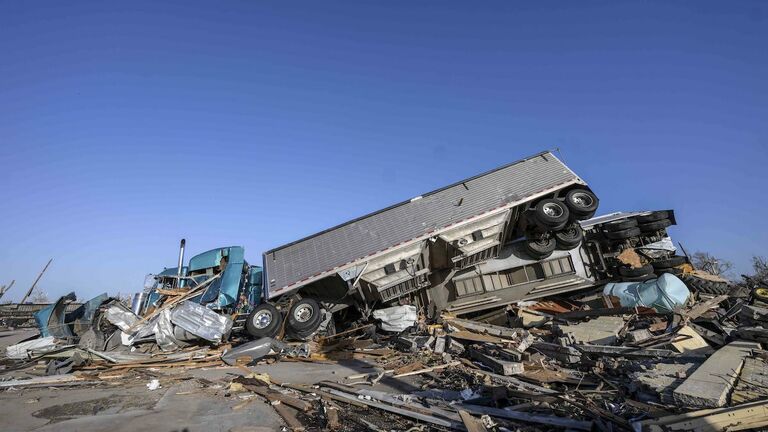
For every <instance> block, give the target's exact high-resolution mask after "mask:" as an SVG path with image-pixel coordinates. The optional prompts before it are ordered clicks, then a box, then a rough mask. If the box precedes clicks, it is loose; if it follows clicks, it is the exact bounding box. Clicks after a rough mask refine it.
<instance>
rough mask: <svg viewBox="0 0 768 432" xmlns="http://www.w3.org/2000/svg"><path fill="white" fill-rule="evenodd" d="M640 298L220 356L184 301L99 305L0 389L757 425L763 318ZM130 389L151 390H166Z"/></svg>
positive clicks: (350, 421)
mask: <svg viewBox="0 0 768 432" xmlns="http://www.w3.org/2000/svg"><path fill="white" fill-rule="evenodd" d="M668 275H669V276H668V278H675V279H677V278H676V277H675V276H673V275H671V274H668ZM677 280H678V281H679V280H680V279H677ZM646 283H647V282H646ZM653 283H655V284H656V286H657V287H660V288H659V291H658V292H656V294H658V295H654V296H644V297H643V296H642V295H641V296H640V297H643V298H644V299H646V300H645V303H644V304H642V305H641V304H637V305H633V306H628V305H627V302H626V301H625V300H622V298H620V297H614V296H612V295H610V294H606V293H609V292H614V291H609V290H608V289H605V290H598V291H596V292H592V293H581V294H579V295H577V296H571V297H570V298H564V297H551V298H546V299H542V300H540V301H528V302H520V303H518V304H513V305H510V306H508V307H506V308H504V309H501V310H497V311H495V312H494V313H493V314H488V313H485V314H484V315H483V317H482V319H473V318H472V317H467V316H463V317H460V316H456V315H453V314H451V313H448V312H444V313H442V314H441V315H439V316H437V317H435V318H433V319H427V318H426V317H425V316H424V315H422V314H419V313H417V311H416V308H414V307H412V306H409V305H404V306H397V307H391V308H388V309H383V310H379V311H377V312H376V313H374V314H373V317H375V319H374V321H372V322H369V323H367V324H358V325H355V326H352V327H351V328H350V329H348V330H346V331H344V332H340V333H336V334H333V335H326V336H316V337H315V338H314V339H313V340H312V341H309V342H302V343H290V342H284V341H280V340H277V339H274V338H262V339H258V340H255V341H247V342H245V343H242V344H240V345H239V346H235V347H234V348H232V347H231V346H230V344H227V343H226V342H223V341H225V340H226V337H225V335H226V334H227V333H228V332H229V331H230V329H231V325H232V321H231V319H229V318H228V317H225V316H222V315H219V314H216V313H214V312H212V311H210V310H208V309H206V308H205V307H202V306H200V305H199V304H196V303H193V302H188V301H185V299H184V298H183V296H182V297H179V298H178V299H176V300H174V301H171V302H169V303H168V304H167V305H166V306H163V307H160V308H158V309H157V310H155V311H153V312H152V313H151V314H149V315H148V316H145V317H138V316H136V315H135V314H134V313H133V312H131V310H130V309H129V308H127V307H126V306H124V305H122V304H121V303H119V302H117V301H115V300H114V299H108V298H101V299H100V300H99V304H98V307H96V309H95V310H94V312H93V314H92V316H93V318H92V321H91V324H90V325H84V321H82V319H81V321H79V324H80V326H78V325H76V324H77V323H78V321H76V320H75V321H71V322H70V323H69V324H67V327H69V328H79V330H78V333H77V334H74V332H73V335H72V336H61V334H62V330H61V327H57V328H55V326H52V325H51V323H52V321H50V320H49V322H48V324H49V325H48V331H49V332H50V334H51V335H48V336H44V337H41V338H38V339H33V340H30V341H26V342H23V343H20V344H17V345H13V346H10V347H8V349H7V350H6V351H7V353H6V354H7V358H6V360H4V363H5V367H6V376H8V375H13V371H20V370H23V369H25V368H30V367H34V366H36V365H38V362H40V361H45V362H46V363H45V367H46V373H47V375H45V376H41V377H36V378H30V379H13V378H10V377H8V378H5V380H4V381H1V382H0V388H5V389H9V388H19V387H30V386H71V385H78V386H81V385H99V384H100V383H102V382H105V381H107V380H109V376H110V375H114V373H115V372H116V371H120V372H121V374H123V375H125V374H128V373H129V372H130V373H132V374H134V375H130V376H132V377H134V378H141V379H144V378H147V375H145V374H146V373H148V372H149V373H150V374H152V375H151V376H158V375H157V374H156V372H157V371H163V370H168V369H176V370H178V369H185V370H187V369H190V368H201V367H202V368H205V367H209V368H210V367H219V368H221V367H233V368H235V370H236V371H237V372H236V374H237V375H240V376H239V377H237V378H235V379H231V380H230V382H229V383H228V384H227V386H226V388H227V389H228V390H227V392H228V394H237V395H238V397H243V398H246V400H251V399H253V398H257V399H262V400H265V401H267V402H269V403H270V404H271V405H272V407H273V408H274V410H275V412H276V413H277V414H278V415H279V416H280V417H282V418H283V419H284V422H285V424H286V425H287V427H288V428H289V429H291V430H305V429H312V428H315V429H324V430H392V429H396V430H406V429H408V428H410V427H412V426H414V425H423V427H425V428H426V429H434V430H470V431H483V430H489V431H490V430H518V429H522V430H552V429H566V430H593V429H595V428H597V429H600V430H649V431H650V430H726V429H727V430H744V429H748V428H755V427H762V426H768V372H766V371H768V365H767V364H766V362H768V352H766V351H765V350H763V349H762V346H761V343H764V342H765V341H766V337H767V336H768V327H766V325H767V324H768V307H767V306H768V305H766V304H764V303H761V302H760V301H759V300H756V299H754V298H753V297H750V296H746V297H745V296H742V297H738V296H729V295H725V294H723V295H712V294H708V293H703V292H701V291H693V290H692V292H687V293H686V295H685V296H684V297H685V301H684V302H683V303H682V304H676V303H675V302H674V301H673V302H671V303H670V302H669V301H667V302H666V303H665V302H661V303H660V302H657V301H655V300H648V299H658V298H662V297H665V295H666V294H668V293H667V292H666V291H664V287H665V286H667V287H669V286H672V285H674V284H669V283H667V285H663V284H661V283H659V282H658V281H655V282H653ZM683 287H685V285H684V286H683ZM679 288H680V287H679V286H676V285H674V286H673V287H672V288H670V289H673V290H678V289H679ZM686 289H687V288H686ZM668 297H672V296H668ZM95 303H96V302H87V303H86V304H85V305H86V306H87V305H89V304H90V305H93V304H95ZM670 306H672V308H671V309H670ZM52 309H55V308H52ZM86 309H87V308H86ZM53 315H54V314H52V315H51V316H53ZM84 315H88V313H84ZM52 319H53V318H51V320H52ZM57 319H58V318H57ZM110 329H111V330H110ZM64 333H66V332H64ZM105 335H106V337H105ZM190 341H196V342H195V343H191V342H190ZM200 344H203V346H201V345H200ZM115 347H120V348H115ZM275 362H288V363H293V365H294V366H295V367H296V368H301V367H302V365H305V364H316V365H344V364H357V365H364V366H362V367H364V368H367V369H369V371H367V372H364V373H356V374H349V375H346V376H340V377H337V379H336V380H327V379H326V380H321V381H317V382H314V383H311V384H304V383H301V384H300V383H293V382H290V381H283V382H280V381H278V380H276V379H273V378H271V377H270V376H269V375H267V374H264V373H258V372H257V371H258V368H259V365H269V364H274V363H275ZM151 371H155V372H154V373H153V372H151ZM163 381H165V382H163ZM142 382H144V383H145V384H146V386H147V387H148V389H149V390H148V391H155V390H162V389H163V387H164V386H166V385H168V378H163V377H161V378H160V379H159V381H158V379H157V378H152V379H150V380H144V381H142ZM161 383H162V384H161ZM382 388H385V389H386V390H384V389H382ZM398 388H400V389H408V390H407V391H405V390H400V391H393V389H398Z"/></svg>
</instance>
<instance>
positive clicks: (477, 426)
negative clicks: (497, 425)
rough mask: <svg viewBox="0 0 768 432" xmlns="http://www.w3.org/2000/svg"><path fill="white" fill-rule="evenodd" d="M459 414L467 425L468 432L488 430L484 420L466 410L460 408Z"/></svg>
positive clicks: (485, 431) (484, 431)
mask: <svg viewBox="0 0 768 432" xmlns="http://www.w3.org/2000/svg"><path fill="white" fill-rule="evenodd" d="M459 416H460V417H461V421H462V422H464V426H466V427H467V432H487V429H486V428H485V426H483V422H481V421H480V420H478V419H476V418H474V417H472V415H471V414H470V413H468V412H466V411H464V410H459Z"/></svg>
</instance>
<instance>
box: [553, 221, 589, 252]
mask: <svg viewBox="0 0 768 432" xmlns="http://www.w3.org/2000/svg"><path fill="white" fill-rule="evenodd" d="M583 238H584V231H582V229H581V225H579V224H578V223H576V222H571V223H569V224H568V225H566V226H565V227H564V228H563V229H562V230H560V231H558V232H556V233H555V241H556V242H557V247H559V248H560V249H564V250H570V249H573V248H575V247H576V246H578V245H580V244H581V240H582V239H583Z"/></svg>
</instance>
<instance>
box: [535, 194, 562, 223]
mask: <svg viewBox="0 0 768 432" xmlns="http://www.w3.org/2000/svg"><path fill="white" fill-rule="evenodd" d="M548 209H554V210H555V211H556V212H558V213H557V214H555V215H552V214H549V213H547V211H546V210H548ZM533 213H534V216H535V217H536V221H537V222H538V223H539V225H541V226H542V227H546V228H549V229H551V230H559V229H561V228H562V227H563V226H565V224H566V223H568V218H569V217H570V212H569V211H568V206H566V205H565V204H563V202H562V201H559V200H556V199H551V198H547V199H543V200H541V201H539V202H537V203H536V207H535V208H534V209H533Z"/></svg>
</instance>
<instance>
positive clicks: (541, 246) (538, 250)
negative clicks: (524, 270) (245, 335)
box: [525, 237, 557, 260]
mask: <svg viewBox="0 0 768 432" xmlns="http://www.w3.org/2000/svg"><path fill="white" fill-rule="evenodd" d="M556 246H557V243H556V241H555V239H554V238H552V237H544V238H541V239H538V240H526V241H525V251H526V252H527V253H528V255H530V256H531V258H533V259H537V260H539V259H544V258H546V257H548V256H550V255H552V252H554V251H555V247H556Z"/></svg>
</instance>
